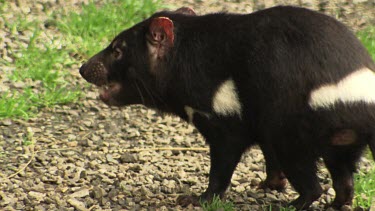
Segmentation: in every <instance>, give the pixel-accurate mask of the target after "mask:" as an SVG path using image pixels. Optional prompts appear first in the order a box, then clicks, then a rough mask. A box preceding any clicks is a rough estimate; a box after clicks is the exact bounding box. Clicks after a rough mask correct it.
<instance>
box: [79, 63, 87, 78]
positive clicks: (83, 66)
mask: <svg viewBox="0 0 375 211" xmlns="http://www.w3.org/2000/svg"><path fill="white" fill-rule="evenodd" d="M85 67H86V63H83V64H82V66H81V67H80V68H79V74H81V75H82V76H83V71H84V69H85Z"/></svg>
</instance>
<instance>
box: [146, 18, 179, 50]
mask: <svg viewBox="0 0 375 211" xmlns="http://www.w3.org/2000/svg"><path fill="white" fill-rule="evenodd" d="M173 30H174V25H173V22H172V20H171V19H169V18H167V17H157V18H154V19H152V20H151V23H150V26H149V39H150V41H151V42H152V43H159V44H163V45H169V46H173V42H174V32H173Z"/></svg>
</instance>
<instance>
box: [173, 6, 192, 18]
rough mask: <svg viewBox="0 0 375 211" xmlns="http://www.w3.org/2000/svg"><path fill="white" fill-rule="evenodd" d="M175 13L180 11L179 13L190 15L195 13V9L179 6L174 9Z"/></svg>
mask: <svg viewBox="0 0 375 211" xmlns="http://www.w3.org/2000/svg"><path fill="white" fill-rule="evenodd" d="M175 13H180V14H184V15H192V16H195V15H197V14H195V11H194V10H193V9H191V8H190V7H181V8H179V9H177V10H176V11H175Z"/></svg>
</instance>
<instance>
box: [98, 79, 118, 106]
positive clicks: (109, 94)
mask: <svg viewBox="0 0 375 211" xmlns="http://www.w3.org/2000/svg"><path fill="white" fill-rule="evenodd" d="M120 89H121V84H120V83H118V82H110V83H107V84H104V85H101V86H99V98H100V99H101V100H102V101H103V102H106V103H108V102H110V101H111V99H112V98H113V95H116V94H118V93H119V92H120Z"/></svg>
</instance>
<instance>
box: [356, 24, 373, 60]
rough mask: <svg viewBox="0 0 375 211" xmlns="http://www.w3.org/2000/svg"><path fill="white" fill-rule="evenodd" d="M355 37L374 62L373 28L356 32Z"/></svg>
mask: <svg viewBox="0 0 375 211" xmlns="http://www.w3.org/2000/svg"><path fill="white" fill-rule="evenodd" d="M357 36H358V38H359V39H360V40H361V42H362V43H363V45H364V46H365V47H366V48H367V50H368V51H369V52H370V54H371V56H372V59H373V60H375V26H372V27H367V28H366V29H364V30H362V31H360V32H358V34H357Z"/></svg>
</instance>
